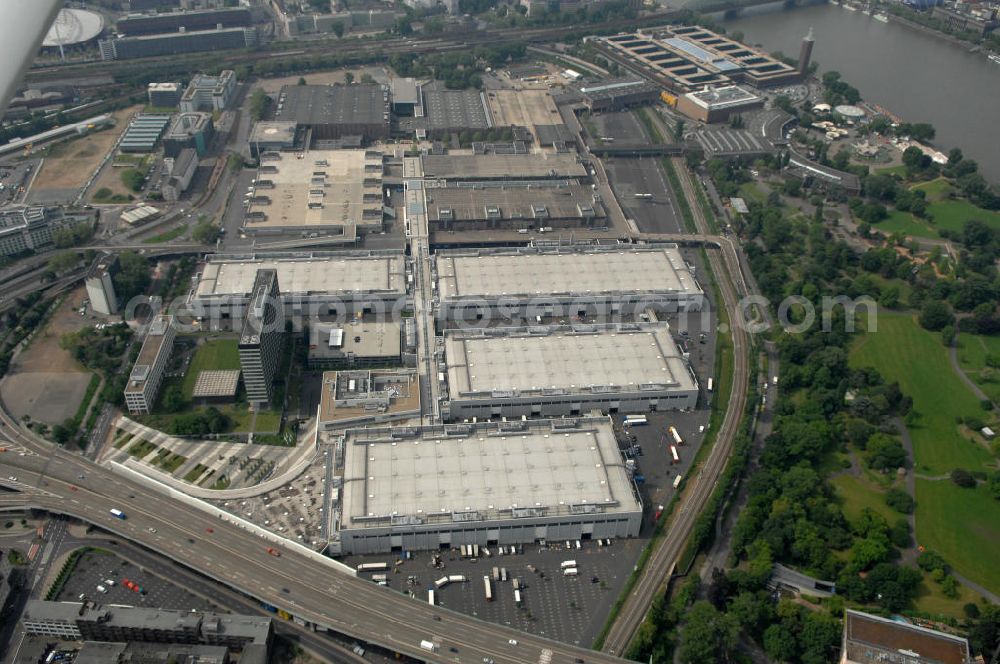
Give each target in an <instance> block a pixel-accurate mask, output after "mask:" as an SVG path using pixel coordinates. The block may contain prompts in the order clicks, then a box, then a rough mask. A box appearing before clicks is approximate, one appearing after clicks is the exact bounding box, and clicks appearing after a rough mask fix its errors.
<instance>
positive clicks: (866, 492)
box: [830, 473, 902, 523]
mask: <svg viewBox="0 0 1000 664" xmlns="http://www.w3.org/2000/svg"><path fill="white" fill-rule="evenodd" d="M830 484H832V485H833V487H834V488H835V489H836V490H837V496H838V497H839V498H840V501H841V507H842V508H843V510H844V516H846V517H847V520H848V521H851V522H852V523H853V522H856V521H858V520H859V519H860V518H861V512H862V511H863V510H864V509H865V508H866V507H867V508H868V509H871V510H872V511H873V512H875V513H877V514H881V515H882V516H884V517H885V519H886V521H888V522H889V523H892V522H894V521H895V520H896V519H898V518H899V517H900V516H902V515H901V514H899V513H898V512H896V511H895V510H894V509H892V508H891V507H889V506H888V505H886V504H885V492H884V491H883V490H882V488H881V487H880V486H878V485H877V484H875V483H873V482H871V481H869V480H867V479H865V478H863V477H860V478H859V477H854V476H853V475H848V474H846V473H845V474H843V475H837V476H835V477H833V478H832V479H830Z"/></svg>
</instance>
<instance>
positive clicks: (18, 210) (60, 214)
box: [0, 206, 97, 256]
mask: <svg viewBox="0 0 1000 664" xmlns="http://www.w3.org/2000/svg"><path fill="white" fill-rule="evenodd" d="M96 219H97V212H96V211H94V210H75V209H73V208H63V207H41V206H14V207H9V208H6V209H4V210H0V256H16V255H17V254H21V253H24V252H25V251H37V250H39V249H41V248H43V247H46V246H47V245H49V244H51V243H52V235H53V233H55V232H56V231H58V230H60V229H62V228H68V227H71V226H75V225H76V224H80V223H90V224H93V223H94V222H95V221H96Z"/></svg>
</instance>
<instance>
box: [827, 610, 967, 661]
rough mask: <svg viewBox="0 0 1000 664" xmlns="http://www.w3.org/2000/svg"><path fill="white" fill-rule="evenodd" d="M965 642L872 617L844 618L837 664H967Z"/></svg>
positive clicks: (852, 612)
mask: <svg viewBox="0 0 1000 664" xmlns="http://www.w3.org/2000/svg"><path fill="white" fill-rule="evenodd" d="M972 661H973V660H972V657H971V656H970V653H969V642H968V641H967V640H966V639H964V638H962V637H960V636H955V635H954V634H947V633H945V632H939V631H937V630H934V629H927V628H926V627H919V626H917V625H910V624H907V623H903V622H899V621H897V620H891V619H889V618H883V617H881V616H873V615H871V614H869V613H862V612H861V611H855V610H853V609H847V611H846V612H845V614H844V636H843V641H842V643H841V649H840V662H841V664H882V663H883V662H906V664H970V662H972Z"/></svg>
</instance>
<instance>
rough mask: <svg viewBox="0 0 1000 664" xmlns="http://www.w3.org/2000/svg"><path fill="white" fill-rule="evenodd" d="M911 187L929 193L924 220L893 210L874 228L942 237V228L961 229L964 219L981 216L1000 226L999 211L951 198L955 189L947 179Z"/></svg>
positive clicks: (888, 231)
mask: <svg viewBox="0 0 1000 664" xmlns="http://www.w3.org/2000/svg"><path fill="white" fill-rule="evenodd" d="M911 189H914V190H916V189H920V190H922V191H924V192H926V194H927V202H928V203H929V205H928V206H927V218H926V219H921V218H920V217H915V216H913V215H912V214H910V213H909V212H901V211H899V210H890V211H889V216H888V217H887V218H886V219H885V220H883V221H880V222H878V223H877V224H876V225H875V228H877V229H878V230H880V231H882V232H883V233H905V234H906V235H912V236H914V237H926V238H937V237H940V233H939V231H940V230H941V229H945V230H949V231H961V230H962V226H964V225H965V222H967V221H969V220H970V219H979V220H980V221H983V222H986V223H987V224H988V225H989V226H990V227H991V228H997V229H1000V212H994V211H991V210H984V209H983V208H980V207H976V206H975V205H973V204H972V203H970V202H969V201H965V200H961V199H957V200H955V199H949V198H948V194H949V193H950V192H951V191H952V190H953V189H954V188H953V187H952V185H951V183H949V182H948V181H947V180H945V179H944V178H938V179H937V180H931V181H930V182H924V183H921V184H917V185H914V186H913V187H911Z"/></svg>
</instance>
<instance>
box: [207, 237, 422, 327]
mask: <svg viewBox="0 0 1000 664" xmlns="http://www.w3.org/2000/svg"><path fill="white" fill-rule="evenodd" d="M262 268H268V269H274V270H277V272H278V283H279V284H281V299H282V302H283V303H284V306H285V318H286V319H290V320H292V321H293V323H296V327H298V324H297V323H298V322H301V321H303V320H310V319H312V318H315V317H318V316H348V315H353V314H355V313H357V312H362V313H366V312H381V311H392V310H393V307H404V306H406V303H407V287H406V260H405V258H404V256H403V255H402V254H401V253H399V252H375V251H372V252H344V253H337V252H315V253H303V254H256V255H253V256H240V255H225V254H219V255H212V256H209V257H208V260H207V262H206V264H205V267H204V269H203V270H202V272H201V274H200V275H199V277H198V283H197V285H196V286H195V288H194V291H193V293H192V297H191V302H190V306H191V309H192V310H193V312H194V313H195V315H196V316H198V317H200V318H203V319H207V321H206V322H210V323H211V325H212V327H213V329H214V328H217V327H227V326H229V325H230V324H231V322H232V320H239V319H240V318H241V317H242V315H243V309H244V308H245V307H246V305H247V302H249V299H250V292H251V291H252V289H253V284H254V279H255V278H256V275H257V270H259V269H262Z"/></svg>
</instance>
